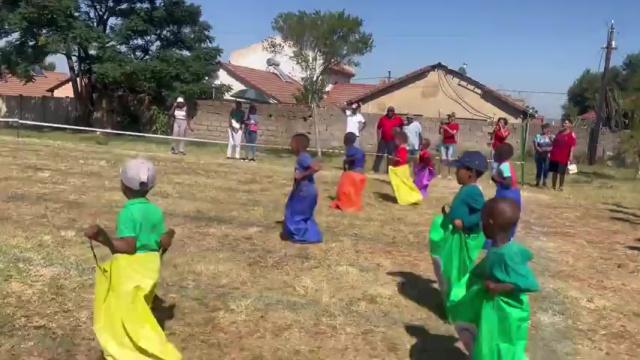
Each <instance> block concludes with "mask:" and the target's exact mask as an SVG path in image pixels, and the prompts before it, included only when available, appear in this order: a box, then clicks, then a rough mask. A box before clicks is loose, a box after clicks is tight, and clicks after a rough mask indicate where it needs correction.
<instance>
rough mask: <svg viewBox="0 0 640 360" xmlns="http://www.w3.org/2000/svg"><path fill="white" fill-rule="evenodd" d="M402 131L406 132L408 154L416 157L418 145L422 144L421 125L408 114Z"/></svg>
mask: <svg viewBox="0 0 640 360" xmlns="http://www.w3.org/2000/svg"><path fill="white" fill-rule="evenodd" d="M404 132H405V133H407V137H408V141H407V149H408V150H409V156H411V157H417V156H418V153H419V152H420V145H422V125H420V122H419V121H416V120H415V119H414V118H413V116H410V115H409V116H407V123H406V125H405V127H404Z"/></svg>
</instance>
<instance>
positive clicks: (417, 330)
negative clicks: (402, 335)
mask: <svg viewBox="0 0 640 360" xmlns="http://www.w3.org/2000/svg"><path fill="white" fill-rule="evenodd" d="M404 329H405V331H406V332H407V334H409V335H410V336H411V337H413V338H414V339H416V342H415V343H414V344H413V345H411V349H410V350H409V359H411V360H464V359H467V355H466V354H465V353H464V352H463V351H462V350H461V349H460V348H458V347H456V346H455V344H456V342H457V341H458V339H457V338H456V337H455V336H449V335H438V334H432V333H430V332H429V330H427V329H425V327H424V326H421V325H413V324H407V325H405V326H404Z"/></svg>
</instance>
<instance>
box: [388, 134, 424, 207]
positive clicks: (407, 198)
mask: <svg viewBox="0 0 640 360" xmlns="http://www.w3.org/2000/svg"><path fill="white" fill-rule="evenodd" d="M407 140H408V136H407V134H406V133H405V132H403V131H397V132H396V134H395V145H396V152H395V154H394V155H393V156H391V157H390V158H389V160H390V161H391V164H392V165H391V166H389V180H390V182H391V187H392V188H393V192H394V193H395V195H396V200H397V201H398V204H400V205H411V204H417V203H419V202H421V201H422V194H421V193H420V190H418V188H417V187H416V185H415V184H414V183H413V179H412V178H411V170H410V169H409V150H408V149H407Z"/></svg>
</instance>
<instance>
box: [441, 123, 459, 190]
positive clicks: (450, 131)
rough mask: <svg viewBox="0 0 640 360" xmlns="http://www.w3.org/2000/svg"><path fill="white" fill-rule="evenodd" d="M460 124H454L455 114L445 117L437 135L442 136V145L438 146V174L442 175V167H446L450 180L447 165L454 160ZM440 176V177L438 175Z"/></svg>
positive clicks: (449, 169) (449, 171) (449, 170)
mask: <svg viewBox="0 0 640 360" xmlns="http://www.w3.org/2000/svg"><path fill="white" fill-rule="evenodd" d="M459 131H460V124H458V123H457V122H456V114H455V113H451V114H449V115H447V121H446V122H444V123H441V124H440V128H439V129H438V133H439V134H440V135H442V143H441V144H440V168H439V169H438V173H439V174H442V166H443V165H444V166H447V174H448V175H449V179H451V167H449V164H450V163H451V162H452V161H453V160H455V158H454V156H455V153H456V145H457V144H458V132H459ZM440 176H442V175H440Z"/></svg>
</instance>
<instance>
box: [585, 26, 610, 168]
mask: <svg viewBox="0 0 640 360" xmlns="http://www.w3.org/2000/svg"><path fill="white" fill-rule="evenodd" d="M615 33H616V28H615V26H614V24H613V20H612V21H611V25H609V34H608V35H607V45H606V46H605V47H604V49H605V50H606V53H605V57H604V69H603V70H602V80H601V84H600V96H598V108H597V110H596V122H595V124H593V126H592V127H591V131H590V132H589V146H588V149H587V155H588V158H589V165H593V164H595V163H596V158H597V157H598V141H599V139H600V129H602V124H604V123H605V119H606V118H607V116H609V114H608V113H609V111H608V110H607V105H606V104H607V84H608V83H607V77H608V75H609V67H610V66H611V55H612V54H613V50H615V49H616V41H615Z"/></svg>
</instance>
